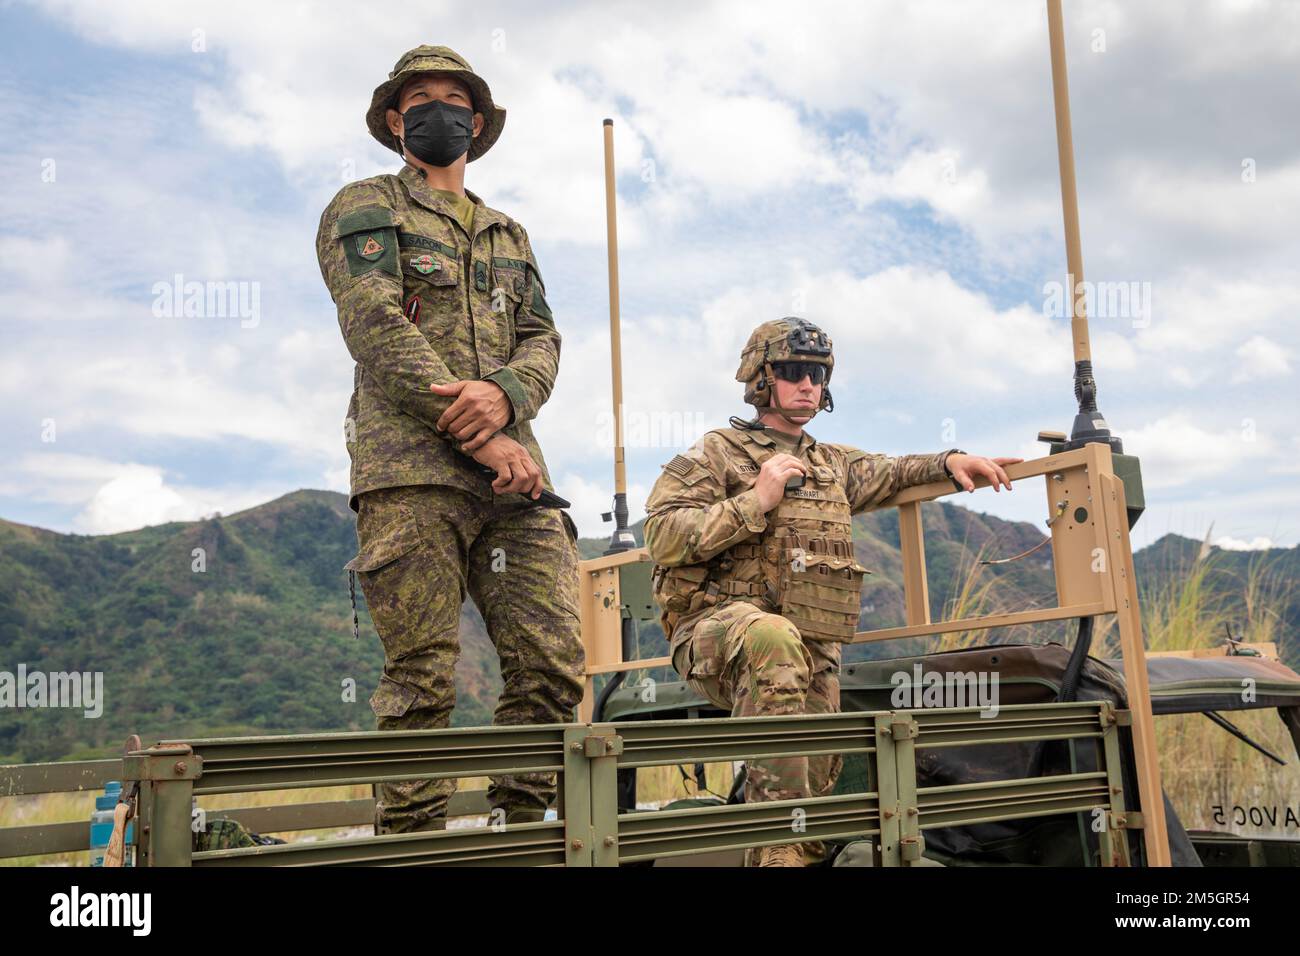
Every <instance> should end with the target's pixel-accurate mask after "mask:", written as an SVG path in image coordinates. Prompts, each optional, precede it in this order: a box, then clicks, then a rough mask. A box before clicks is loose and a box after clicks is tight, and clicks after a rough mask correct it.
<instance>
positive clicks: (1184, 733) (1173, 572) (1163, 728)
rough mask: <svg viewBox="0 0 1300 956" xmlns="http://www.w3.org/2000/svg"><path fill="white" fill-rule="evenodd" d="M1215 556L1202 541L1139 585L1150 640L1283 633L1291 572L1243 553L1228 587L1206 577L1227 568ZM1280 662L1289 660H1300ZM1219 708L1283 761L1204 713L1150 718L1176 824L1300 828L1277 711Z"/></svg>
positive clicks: (1255, 638)
mask: <svg viewBox="0 0 1300 956" xmlns="http://www.w3.org/2000/svg"><path fill="white" fill-rule="evenodd" d="M1207 552H1208V553H1207ZM1221 565H1222V561H1221V556H1220V555H1219V554H1216V553H1214V552H1211V551H1209V549H1208V548H1206V549H1203V550H1202V552H1201V556H1200V557H1198V558H1197V560H1196V561H1195V562H1194V563H1192V564H1191V566H1190V567H1181V568H1171V569H1166V572H1167V573H1165V574H1162V575H1160V576H1159V578H1158V579H1157V580H1159V581H1162V582H1163V583H1162V584H1158V585H1155V586H1153V587H1149V588H1143V590H1142V594H1141V608H1142V628H1143V633H1144V636H1145V638H1146V642H1147V647H1148V649H1149V650H1152V651H1184V650H1196V649H1199V648H1211V647H1217V646H1221V645H1222V644H1223V643H1224V640H1225V638H1226V636H1227V635H1228V633H1229V632H1231V634H1232V635H1233V637H1234V638H1237V639H1239V640H1244V641H1247V642H1250V643H1256V642H1260V643H1263V642H1272V643H1280V639H1281V637H1282V631H1281V625H1282V622H1283V617H1282V611H1283V609H1284V608H1285V607H1286V605H1287V603H1288V601H1289V599H1290V596H1291V589H1292V587H1294V584H1293V582H1290V581H1288V580H1286V579H1285V578H1284V577H1283V576H1282V575H1280V574H1279V573H1278V572H1277V569H1276V568H1275V567H1274V561H1273V560H1272V559H1270V558H1268V557H1266V556H1261V557H1260V558H1258V559H1256V560H1253V561H1251V562H1250V564H1249V566H1248V570H1247V572H1246V574H1245V576H1244V578H1238V580H1237V581H1236V582H1235V587H1234V588H1233V589H1232V590H1229V591H1225V590H1224V589H1223V587H1222V585H1219V586H1217V587H1214V586H1211V585H1212V581H1213V579H1215V578H1219V577H1221V572H1223V571H1224V569H1223V568H1222V566H1221ZM1139 583H1141V582H1139ZM1234 592H1235V593H1234ZM1234 599H1236V600H1239V601H1240V604H1238V605H1237V606H1238V607H1242V608H1244V617H1243V616H1242V614H1241V613H1233V610H1232V608H1233V606H1234V603H1235V601H1234ZM1117 642H1118V635H1117V634H1116V633H1115V631H1114V629H1111V630H1110V632H1109V633H1108V634H1107V641H1106V643H1107V646H1108V649H1109V650H1110V651H1111V652H1112V653H1113V654H1115V655H1118V646H1117ZM1283 663H1286V664H1288V665H1289V666H1291V667H1295V666H1297V664H1300V661H1284V662H1283ZM1222 716H1224V717H1225V718H1226V719H1227V720H1229V721H1231V722H1232V723H1233V724H1234V725H1236V726H1237V728H1238V729H1240V730H1241V731H1243V732H1244V733H1245V734H1247V735H1248V736H1249V737H1251V738H1252V739H1253V740H1255V741H1256V742H1258V743H1259V744H1260V745H1261V746H1263V747H1265V748H1267V749H1268V750H1270V751H1272V752H1273V753H1275V754H1277V755H1278V756H1279V757H1281V758H1282V759H1283V760H1285V761H1286V766H1278V765H1277V764H1276V763H1274V762H1273V761H1272V760H1269V759H1268V758H1267V757H1265V756H1264V755H1263V754H1261V753H1259V752H1258V751H1257V750H1255V749H1254V748H1252V747H1250V746H1249V745H1248V744H1246V743H1244V742H1242V741H1240V740H1237V739H1236V738H1235V737H1233V736H1232V735H1231V734H1229V733H1228V732H1227V731H1226V730H1224V729H1223V728H1221V727H1218V726H1216V725H1215V724H1213V723H1212V722H1211V721H1210V720H1209V719H1208V718H1207V717H1205V716H1204V715H1202V714H1177V715H1168V716H1162V717H1158V718H1156V722H1155V723H1156V742H1157V747H1158V750H1159V754H1160V770H1161V775H1162V778H1163V781H1164V787H1165V792H1166V793H1167V794H1168V795H1169V799H1170V801H1171V802H1172V803H1173V805H1174V808H1175V809H1176V810H1177V811H1178V815H1179V817H1180V818H1181V820H1182V822H1183V825H1184V826H1186V827H1187V828H1188V829H1214V830H1230V831H1232V832H1235V833H1241V834H1251V833H1264V834H1267V833H1273V834H1284V835H1286V836H1292V837H1295V836H1300V828H1297V827H1295V826H1291V827H1289V828H1288V827H1286V826H1285V822H1286V819H1287V809H1288V808H1290V810H1291V813H1292V814H1293V819H1294V817H1295V816H1300V758H1298V757H1297V755H1296V748H1295V744H1294V743H1293V742H1292V740H1291V737H1290V734H1289V733H1288V732H1287V729H1286V727H1285V725H1283V723H1282V720H1281V718H1280V717H1279V716H1278V714H1277V711H1275V710H1251V711H1230V712H1227V713H1224V714H1223V715H1222ZM1236 807H1241V808H1242V813H1243V815H1244V816H1245V817H1246V819H1245V822H1244V824H1243V823H1242V822H1241V820H1240V817H1239V816H1238V815H1237V814H1236V813H1235V812H1234V808H1236ZM1252 808H1255V809H1256V810H1257V812H1258V813H1259V814H1261V815H1262V814H1270V813H1271V814H1275V815H1276V820H1277V822H1276V824H1274V823H1272V822H1271V821H1268V820H1267V818H1266V817H1264V816H1256V822H1255V823H1252V822H1251V819H1250V817H1251V815H1252V814H1251V811H1252ZM1234 816H1237V817H1238V819H1236V820H1234V819H1233V818H1234ZM1260 820H1264V823H1263V825H1262V826H1261V825H1259V821H1260Z"/></svg>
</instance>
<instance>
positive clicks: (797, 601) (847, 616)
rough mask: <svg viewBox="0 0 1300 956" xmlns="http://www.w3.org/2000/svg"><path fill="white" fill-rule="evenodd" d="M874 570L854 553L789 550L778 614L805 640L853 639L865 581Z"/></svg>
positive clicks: (786, 553)
mask: <svg viewBox="0 0 1300 956" xmlns="http://www.w3.org/2000/svg"><path fill="white" fill-rule="evenodd" d="M870 573H871V572H870V571H868V570H867V569H866V568H864V567H863V566H862V565H860V564H858V562H857V561H856V560H855V559H854V558H853V556H852V555H848V556H840V555H831V554H810V553H808V552H806V551H803V550H802V549H798V548H794V549H789V550H786V551H785V552H784V554H783V562H782V566H781V575H780V588H779V590H780V602H779V604H780V606H779V611H778V613H779V614H780V615H781V616H782V617H784V618H786V619H787V620H788V621H789V622H790V623H791V624H793V625H794V626H795V627H797V628H798V629H799V633H800V635H802V636H803V638H804V639H805V640H809V641H837V642H840V643H844V642H848V641H851V640H852V639H853V635H854V634H855V633H856V632H857V629H858V614H859V613H860V611H861V608H862V582H863V580H864V578H865V577H866V575H868V574H870Z"/></svg>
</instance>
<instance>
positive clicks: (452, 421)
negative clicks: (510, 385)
mask: <svg viewBox="0 0 1300 956" xmlns="http://www.w3.org/2000/svg"><path fill="white" fill-rule="evenodd" d="M429 389H430V390H431V391H432V392H433V393H434V394H435V395H444V396H448V397H451V396H455V399H456V400H455V401H453V402H452V403H451V407H450V408H448V409H447V410H446V411H445V412H443V413H442V415H441V416H440V417H439V418H438V423H437V429H438V431H440V432H446V433H447V434H449V435H451V436H452V437H453V438H455V439H456V440H457V441H459V442H462V445H461V448H462V450H464V451H467V452H470V453H473V452H475V451H478V449H480V448H482V447H483V446H484V445H485V444H487V440H488V439H489V438H491V437H492V436H493V435H495V434H496V433H497V432H499V431H500V430H501V429H503V428H505V427H506V425H508V424H509V423H510V399H509V398H507V397H506V393H505V390H504V389H503V388H501V386H500V385H498V384H497V383H496V382H478V381H461V382H452V383H450V384H449V385H436V384H435V385H430V386H429Z"/></svg>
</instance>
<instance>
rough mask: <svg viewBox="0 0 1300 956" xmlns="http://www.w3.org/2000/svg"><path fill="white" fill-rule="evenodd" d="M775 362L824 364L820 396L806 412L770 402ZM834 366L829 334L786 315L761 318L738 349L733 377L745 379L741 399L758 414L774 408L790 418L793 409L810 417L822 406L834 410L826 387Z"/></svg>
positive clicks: (807, 322) (771, 400) (802, 415)
mask: <svg viewBox="0 0 1300 956" xmlns="http://www.w3.org/2000/svg"><path fill="white" fill-rule="evenodd" d="M777 362H812V363H814V364H816V365H824V366H826V379H825V382H824V383H823V384H822V400H821V404H820V405H819V406H818V407H817V408H816V409H814V410H813V411H812V412H809V411H807V410H805V409H798V410H795V409H785V408H781V407H779V406H777V405H775V404H773V397H772V380H773V379H774V378H775V374H774V373H773V371H772V366H773V364H775V363H777ZM834 368H835V356H834V354H833V352H832V350H831V337H830V336H829V335H827V334H826V333H825V332H823V331H822V330H821V328H819V327H818V326H816V325H814V324H813V323H811V322H809V321H808V320H807V319H799V318H795V317H793V316H787V317H786V318H784V319H776V320H774V321H771V322H764V323H763V324H762V325H760V326H759V327H758V328H756V329H755V330H754V331H753V332H752V333H751V334H750V336H749V341H748V342H746V343H745V348H744V349H743V350H742V351H741V353H740V368H738V369H737V370H736V381H738V382H744V383H745V401H746V402H747V403H749V404H750V405H753V406H754V407H755V408H756V409H758V411H759V413H760V414H761V413H762V412H765V411H775V412H777V413H778V414H780V415H781V416H782V417H783V418H785V419H786V420H787V421H790V420H791V419H790V414H792V413H796V412H797V414H798V416H799V417H800V418H804V417H807V418H812V416H813V415H815V414H817V412H818V411H820V410H822V409H825V410H826V411H828V412H829V411H834V410H835V402H834V401H833V400H832V399H831V389H830V383H831V371H832V369H834Z"/></svg>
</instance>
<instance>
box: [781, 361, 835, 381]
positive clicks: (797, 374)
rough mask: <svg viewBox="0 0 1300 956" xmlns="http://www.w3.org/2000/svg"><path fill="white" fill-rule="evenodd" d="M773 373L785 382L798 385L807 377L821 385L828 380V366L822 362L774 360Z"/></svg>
mask: <svg viewBox="0 0 1300 956" xmlns="http://www.w3.org/2000/svg"><path fill="white" fill-rule="evenodd" d="M772 374H773V375H775V376H776V377H777V378H779V379H781V381H783V382H794V383H795V384H796V385H797V384H798V383H799V382H802V381H803V380H804V378H805V377H807V379H808V380H809V381H810V382H812V383H813V384H814V385H820V384H822V382H824V381H826V366H825V365H822V364H821V363H820V362H773V363H772Z"/></svg>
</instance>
